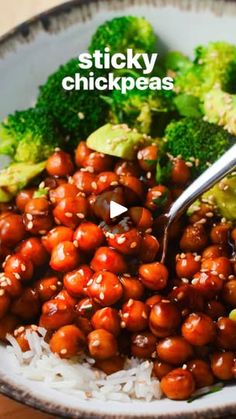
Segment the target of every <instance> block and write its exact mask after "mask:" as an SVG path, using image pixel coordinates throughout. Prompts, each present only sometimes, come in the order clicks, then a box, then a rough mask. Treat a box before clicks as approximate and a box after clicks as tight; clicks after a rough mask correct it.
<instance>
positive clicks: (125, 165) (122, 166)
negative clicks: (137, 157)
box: [114, 159, 141, 177]
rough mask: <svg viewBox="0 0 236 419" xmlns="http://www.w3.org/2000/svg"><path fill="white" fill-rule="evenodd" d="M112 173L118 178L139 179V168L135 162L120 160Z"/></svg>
mask: <svg viewBox="0 0 236 419" xmlns="http://www.w3.org/2000/svg"><path fill="white" fill-rule="evenodd" d="M114 172H115V173H116V174H117V175H118V176H135V177H139V175H140V174H141V170H140V167H139V166H138V165H137V163H136V162H133V161H127V160H122V159H120V160H119V161H118V163H116V165H115V169H114Z"/></svg>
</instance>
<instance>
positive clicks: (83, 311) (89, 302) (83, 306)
mask: <svg viewBox="0 0 236 419" xmlns="http://www.w3.org/2000/svg"><path fill="white" fill-rule="evenodd" d="M100 308H102V306H101V304H99V303H98V302H97V301H95V300H93V299H92V298H89V297H87V298H83V299H82V300H80V301H79V302H78V304H77V306H76V314H77V315H78V316H80V317H85V318H86V319H91V318H92V317H93V315H94V314H95V313H96V312H97V311H98V310H99V309H100Z"/></svg>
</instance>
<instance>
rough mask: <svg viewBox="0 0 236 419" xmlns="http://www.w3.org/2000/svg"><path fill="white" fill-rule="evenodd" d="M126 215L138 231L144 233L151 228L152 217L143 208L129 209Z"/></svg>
mask: <svg viewBox="0 0 236 419" xmlns="http://www.w3.org/2000/svg"><path fill="white" fill-rule="evenodd" d="M128 214H129V216H130V218H131V220H132V222H133V223H134V225H135V226H136V227H137V228H138V229H139V230H143V231H146V230H148V229H150V228H151V227H152V224H153V217H152V213H151V211H149V210H148V209H147V208H144V207H131V208H130V209H129V211H128Z"/></svg>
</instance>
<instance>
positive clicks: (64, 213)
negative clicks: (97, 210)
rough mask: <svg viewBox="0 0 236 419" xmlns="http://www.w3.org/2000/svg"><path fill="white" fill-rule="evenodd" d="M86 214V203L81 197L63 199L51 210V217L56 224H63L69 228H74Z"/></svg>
mask: <svg viewBox="0 0 236 419" xmlns="http://www.w3.org/2000/svg"><path fill="white" fill-rule="evenodd" d="M87 214H88V203H87V200H86V199H85V198H84V197H83V196H77V197H76V198H64V199H62V200H61V201H60V202H59V204H57V206H56V207H55V208H54V210H53V216H54V218H55V221H56V223H57V224H63V225H64V226H66V227H69V228H72V229H74V228H76V227H77V225H78V224H79V223H81V221H83V220H84V219H85V217H86V216H87Z"/></svg>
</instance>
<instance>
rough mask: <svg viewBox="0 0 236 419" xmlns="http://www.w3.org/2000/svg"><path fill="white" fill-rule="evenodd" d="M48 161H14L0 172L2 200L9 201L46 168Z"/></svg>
mask: <svg viewBox="0 0 236 419" xmlns="http://www.w3.org/2000/svg"><path fill="white" fill-rule="evenodd" d="M45 166H46V162H45V161H44V162H41V163H37V164H31V163H13V164H11V165H10V166H8V167H7V168H6V169H3V170H1V172H0V202H9V201H11V200H12V198H13V197H14V196H15V195H16V194H17V193H18V192H19V191H20V190H21V189H22V188H24V187H25V186H26V185H27V184H28V183H29V182H31V181H32V180H33V179H34V178H35V177H36V176H38V175H40V173H41V172H43V170H44V169H45Z"/></svg>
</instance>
